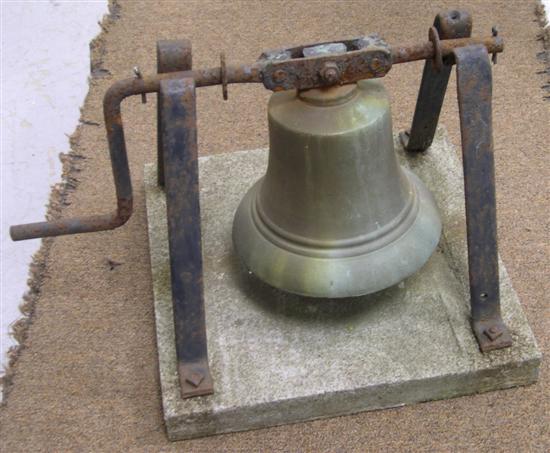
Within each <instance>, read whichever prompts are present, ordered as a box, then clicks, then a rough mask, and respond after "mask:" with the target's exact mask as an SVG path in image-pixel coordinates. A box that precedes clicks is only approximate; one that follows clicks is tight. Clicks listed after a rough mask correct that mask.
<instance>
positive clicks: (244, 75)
mask: <svg viewBox="0 0 550 453" xmlns="http://www.w3.org/2000/svg"><path fill="white" fill-rule="evenodd" d="M472 44H480V45H482V46H484V47H485V48H486V51H487V52H489V53H498V52H502V50H503V41H502V38H500V37H498V36H492V37H489V38H483V39H473V38H464V39H452V40H445V41H441V51H440V53H441V55H442V56H443V58H445V57H448V56H450V55H451V54H452V53H453V51H454V49H457V48H460V47H464V46H468V45H472ZM366 49H367V50H365V58H366V57H367V56H368V54H369V52H371V51H369V50H368V47H367V48H366ZM356 52H361V50H359V51H353V52H350V53H354V55H355V57H354V58H356V57H357V53H356ZM378 54H379V52H376V53H375V54H374V55H378ZM344 55H345V54H344ZM435 55H436V52H435V50H434V46H433V43H431V42H427V43H423V44H419V45H415V46H408V47H400V46H397V47H395V48H393V49H392V50H391V60H392V62H393V64H396V63H404V62H406V61H414V60H420V59H428V58H430V59H431V58H434V56H435ZM371 56H372V53H371ZM319 58H325V57H311V58H302V59H295V60H288V61H299V60H304V61H305V60H307V61H309V63H308V64H311V65H316V64H317V63H318V62H319V61H320V60H319ZM288 61H287V62H285V61H283V63H288ZM323 61H325V60H323ZM384 62H385V63H384V64H383V67H387V61H386V60H384ZM372 63H373V62H372V61H371V62H370V64H369V65H367V67H368V68H370V69H368V71H367V72H366V73H365V74H363V75H364V78H368V77H371V76H376V77H380V76H381V75H383V74H381V72H376V71H375V72H372V71H371V69H372V67H373V66H372ZM274 64H279V63H276V62H274V61H271V60H267V61H264V60H260V61H258V62H256V63H254V64H252V65H240V66H227V67H226V68H225V71H222V70H221V68H219V67H218V68H209V69H199V70H189V71H182V72H170V73H163V74H157V75H155V76H142V77H141V78H130V79H125V80H120V81H118V82H115V83H114V84H113V85H112V86H111V87H110V88H109V89H108V90H107V93H106V94H105V97H104V100H103V112H104V117H105V128H106V130H107V140H108V142H109V152H110V155H111V162H112V168H113V176H114V182H115V189H116V197H117V210H116V212H114V213H112V214H106V215H96V216H89V217H79V218H73V219H64V220H59V221H55V222H38V223H32V224H25V225H15V226H12V227H11V228H10V235H11V237H12V239H13V240H15V241H19V240H23V239H33V238H38V237H47V236H59V235H64V234H75V233H87V232H94V231H104V230H111V229H114V228H117V227H119V226H121V225H123V224H124V223H126V221H127V220H128V219H129V218H130V216H131V214H132V185H131V180H130V172H129V169H128V159H127V154H126V145H125V141H124V130H123V126H122V117H121V108H120V106H121V103H122V101H123V100H124V99H125V98H126V97H128V96H133V95H137V94H139V95H141V94H146V93H155V92H157V93H158V91H159V89H160V83H161V81H162V80H168V79H182V78H191V79H193V80H194V81H195V86H196V87H204V86H211V85H220V84H221V83H222V81H224V83H227V84H231V83H262V82H265V80H266V79H265V77H264V73H265V72H266V71H272V72H271V73H273V74H274V71H273V65H274ZM303 65H304V62H303V61H302V62H301V63H300V65H298V66H296V67H297V68H300V67H302V68H303V67H304V66H303ZM374 66H376V64H375V65H374ZM353 68H356V69H357V71H359V72H355V69H353ZM361 68H363V69H364V68H365V65H353V66H352V67H350V68H349V70H347V71H344V72H343V74H342V75H341V76H339V77H337V78H336V79H334V83H335V84H344V83H349V80H352V81H356V80H358V77H359V75H360V74H362V73H361V72H360V71H361V70H362V69H361ZM222 72H223V74H222ZM373 74H374V75H373ZM295 80H299V79H295ZM310 80H311V79H310ZM315 80H317V79H315ZM285 83H286V82H285ZM285 86H286V85H285ZM300 86H301V85H300ZM307 86H308V87H314V86H315V85H311V86H310V84H307ZM320 86H326V80H324V81H323V82H322V85H320ZM274 89H275V88H274Z"/></svg>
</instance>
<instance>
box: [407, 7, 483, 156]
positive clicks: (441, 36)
mask: <svg viewBox="0 0 550 453" xmlns="http://www.w3.org/2000/svg"><path fill="white" fill-rule="evenodd" d="M471 33H472V17H471V16H470V14H469V13H468V12H467V11H456V10H454V11H445V12H441V13H439V14H438V15H437V16H436V17H435V20H434V25H433V27H431V28H430V33H429V37H430V41H431V42H432V43H433V44H434V47H435V48H436V49H437V48H439V47H441V43H440V40H445V39H456V38H469V37H470V35H471ZM437 55H441V52H437V51H436V56H434V57H435V58H433V59H430V60H426V63H424V72H423V73H422V81H421V82H420V90H419V92H418V98H417V100H416V109H415V111H414V116H413V121H412V126H411V128H410V129H409V130H406V131H403V132H401V133H400V134H399V138H400V140H401V143H402V145H403V147H404V148H405V149H406V150H407V151H425V150H426V149H428V148H429V147H430V145H431V144H432V141H433V138H434V135H435V131H436V128H437V122H438V120H439V114H440V113H441V107H442V106H443V100H444V99H445V92H446V91H447V84H448V82H449V76H450V75H451V69H452V65H453V58H452V57H451V56H448V57H446V58H443V57H441V58H438V57H437Z"/></svg>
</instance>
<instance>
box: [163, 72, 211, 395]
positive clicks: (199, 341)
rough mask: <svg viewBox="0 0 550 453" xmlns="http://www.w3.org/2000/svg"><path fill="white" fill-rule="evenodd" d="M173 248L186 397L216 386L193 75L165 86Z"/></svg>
mask: <svg viewBox="0 0 550 453" xmlns="http://www.w3.org/2000/svg"><path fill="white" fill-rule="evenodd" d="M159 101H160V104H161V117H162V121H161V130H160V131H159V133H160V134H161V135H162V140H163V146H164V150H163V156H164V178H165V181H164V183H165V194H166V211H167V219H168V248H169V255H170V281H171V288H172V307H173V311H174V332H175V337H176V355H177V360H178V367H179V378H180V387H181V396H182V398H188V397H190V396H196V395H206V394H208V393H212V392H213V387H212V379H211V377H210V371H209V368H208V352H207V345H206V324H205V314H204V290H203V279H202V275H203V267H202V254H201V244H202V240H201V221H200V218H201V216H200V200H199V162H198V145H197V128H196V121H197V115H196V96H195V84H194V81H193V79H191V78H186V79H171V80H163V81H162V82H161V87H160V96H159Z"/></svg>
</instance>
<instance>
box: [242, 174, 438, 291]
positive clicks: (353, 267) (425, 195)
mask: <svg viewBox="0 0 550 453" xmlns="http://www.w3.org/2000/svg"><path fill="white" fill-rule="evenodd" d="M402 170H403V171H404V173H405V175H406V177H407V179H408V180H409V183H410V184H411V185H412V186H413V187H414V188H415V191H416V193H417V198H418V210H417V213H416V217H415V218H414V220H413V222H412V223H411V225H410V226H409V228H408V229H407V230H406V231H404V232H403V234H401V235H400V236H399V237H397V238H395V239H394V240H393V241H391V242H389V243H387V244H385V245H384V246H383V247H381V248H379V249H376V250H371V251H368V252H365V253H362V254H355V255H353V256H341V257H339V256H335V257H323V258H319V257H312V256H307V255H302V254H297V253H294V252H291V251H289V250H286V249H284V248H281V247H279V246H277V245H276V244H274V243H273V242H271V241H269V240H268V239H267V238H266V237H265V236H264V234H263V233H262V232H261V231H259V229H258V228H257V225H256V224H255V222H254V220H253V218H252V215H251V214H250V212H247V211H249V210H250V207H251V204H252V203H253V202H254V198H255V197H254V194H255V193H256V190H257V187H258V186H257V184H254V186H253V187H252V188H250V189H249V191H248V192H247V194H246V195H245V197H244V198H243V199H242V200H241V203H240V205H239V207H238V209H237V212H236V214H235V218H234V222H233V232H232V236H233V244H234V249H235V251H236V253H237V255H238V256H239V258H240V259H241V261H242V262H243V263H244V265H245V266H246V268H247V269H248V270H249V272H250V273H252V274H253V275H255V276H256V277H258V278H259V279H260V280H262V281H264V282H265V283H267V284H269V285H270V286H273V287H275V288H277V289H280V290H282V291H285V292H289V293H293V294H297V295H300V296H305V297H317V298H335V299H337V298H345V297H358V296H363V295H366V294H371V293H375V292H378V291H381V290H383V289H386V288H389V287H391V286H393V285H395V284H397V283H399V282H401V281H402V280H404V279H405V278H407V277H409V276H411V275H412V274H414V273H416V272H417V271H418V270H419V269H420V268H421V267H422V266H423V265H424V264H425V263H426V262H427V261H428V259H429V258H430V256H431V255H432V254H433V252H434V250H435V249H436V247H437V245H438V243H439V239H440V236H441V229H442V226H441V220H440V217H439V214H438V212H437V207H436V204H435V200H434V199H433V196H432V194H431V193H430V191H429V190H428V189H427V188H426V187H425V185H424V184H423V183H422V181H421V180H420V179H419V178H418V177H417V176H416V175H415V174H414V173H412V172H411V171H409V170H407V169H405V168H403V167H402ZM410 258H412V259H410ZM266 263H267V264H266Z"/></svg>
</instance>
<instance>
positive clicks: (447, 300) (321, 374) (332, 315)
mask: <svg viewBox="0 0 550 453" xmlns="http://www.w3.org/2000/svg"><path fill="white" fill-rule="evenodd" d="M396 149H397V150H398V153H399V155H400V159H401V160H402V163H403V165H405V166H407V167H408V168H410V169H411V170H412V171H414V172H415V173H416V174H417V175H418V176H420V178H421V179H422V180H423V181H424V182H425V183H426V185H427V186H428V187H429V188H430V190H432V192H433V193H434V196H435V198H436V201H437V203H438V206H439V209H440V213H441V217H442V221H443V236H442V239H441V242H440V246H439V248H438V250H437V251H436V253H434V255H433V256H432V258H431V259H430V260H429V261H428V263H427V264H426V265H425V267H424V268H423V269H422V270H421V271H420V272H419V273H417V274H416V275H414V276H412V277H410V278H408V279H407V280H405V281H404V282H402V283H400V284H399V285H398V286H395V287H393V288H390V289H388V290H385V291H382V292H380V293H377V294H374V295H370V296H365V297H360V298H353V299H344V300H341V299H340V300H318V299H307V298H302V297H298V296H294V295H290V294H285V293H282V292H280V291H277V290H275V289H273V288H270V287H268V286H267V285H265V284H263V283H261V282H259V281H258V280H257V279H256V278H255V277H254V276H252V275H249V274H248V273H247V272H246V271H244V270H243V269H242V267H241V266H240V263H239V261H238V259H237V257H236V256H235V254H234V252H233V247H232V243H231V224H232V220H233V215H234V212H235V210H236V208H237V206H238V203H239V201H240V199H241V198H242V196H243V195H244V194H245V192H246V190H247V189H248V188H249V186H250V185H251V184H252V183H253V182H254V181H255V180H256V179H257V178H259V177H261V175H262V174H263V173H264V171H265V168H266V163H267V152H266V150H253V151H243V152H236V153H230V154H220V155H216V156H209V157H203V158H201V159H200V181H201V206H202V231H203V256H204V266H205V272H204V286H205V304H206V318H207V331H208V348H209V357H210V366H211V372H212V376H213V379H214V386H215V394H214V395H210V396H204V397H196V398H191V399H187V400H182V399H181V398H180V396H179V384H178V376H177V370H176V354H175V347H174V328H173V315H172V308H171V298H170V284H169V281H170V279H169V272H170V271H169V264H168V246H167V229H166V214H165V199H164V195H163V192H162V191H160V190H159V189H158V188H157V187H156V176H155V168H154V166H152V165H149V166H146V169H145V184H146V196H147V214H148V222H149V240H150V250H151V266H152V274H153V287H154V299H155V316H156V324H157V342H158V353H159V369H160V379H161V387H162V401H163V410H164V418H165V422H166V430H167V433H168V436H169V438H170V439H172V440H177V439H186V438H192V437H200V436H207V435H212V434H217V433H223V432H231V431H240V430H248V429H254V428H261V427H267V426H273V425H278V424H286V423H292V422H297V421H303V420H311V419H316V418H322V417H330V416H337V415H344V414H350V413H355V412H360V411H366V410H373V409H381V408H388V407H395V406H401V405H405V404H412V403H417V402H422V401H429V400H435V399H443V398H451V397H456V396H460V395H466V394H472V393H478V392H485V391H489V390H495V389H502V388H508V387H513V386H518V385H526V384H530V383H533V382H535V381H536V379H537V375H538V369H539V364H540V359H541V354H540V352H539V351H538V348H537V345H536V342H535V339H534V337H533V334H532V332H531V329H530V327H529V325H528V324H527V320H526V318H525V316H524V314H523V311H522V309H521V306H520V304H519V301H518V298H517V296H516V294H515V292H514V290H513V288H512V286H511V283H510V280H509V278H508V275H507V273H506V270H505V268H504V266H503V265H502V263H501V265H500V276H501V297H502V311H503V317H504V320H505V322H506V323H507V324H508V326H509V327H510V329H511V330H512V332H513V339H514V345H513V347H511V348H509V349H506V350H500V351H494V352H491V353H489V354H485V355H483V354H481V353H480V352H479V350H478V347H477V343H476V341H475V338H474V336H473V334H472V332H471V329H470V325H469V302H468V281H467V275H468V274H467V259H466V245H465V224H464V200H463V184H462V172H461V166H460V162H459V160H458V158H457V154H456V151H455V149H453V147H452V146H451V145H450V144H449V142H448V141H447V139H446V135H445V132H444V131H443V130H439V131H438V134H437V136H436V139H435V141H434V144H433V145H432V147H431V148H430V150H429V151H428V152H427V153H426V154H414V155H405V153H404V152H403V150H402V149H401V147H400V145H398V144H397V142H396Z"/></svg>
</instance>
